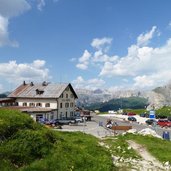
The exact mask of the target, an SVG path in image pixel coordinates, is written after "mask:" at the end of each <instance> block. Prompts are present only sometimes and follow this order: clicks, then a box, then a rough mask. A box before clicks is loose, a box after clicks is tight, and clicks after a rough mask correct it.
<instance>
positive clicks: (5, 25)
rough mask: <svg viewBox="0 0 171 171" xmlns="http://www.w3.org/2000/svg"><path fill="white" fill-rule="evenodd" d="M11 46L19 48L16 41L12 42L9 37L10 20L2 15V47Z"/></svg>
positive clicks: (0, 31)
mask: <svg viewBox="0 0 171 171" xmlns="http://www.w3.org/2000/svg"><path fill="white" fill-rule="evenodd" d="M5 45H10V46H12V47H18V43H17V42H16V41H11V40H10V39H9V36H8V19H7V18H5V17H3V16H1V15H0V47H2V46H5Z"/></svg>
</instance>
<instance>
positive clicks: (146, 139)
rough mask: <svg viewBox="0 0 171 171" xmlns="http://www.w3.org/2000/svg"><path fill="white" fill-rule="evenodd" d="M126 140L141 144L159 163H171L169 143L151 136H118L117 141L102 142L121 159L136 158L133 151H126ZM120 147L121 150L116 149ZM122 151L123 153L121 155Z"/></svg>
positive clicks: (170, 144)
mask: <svg viewBox="0 0 171 171" xmlns="http://www.w3.org/2000/svg"><path fill="white" fill-rule="evenodd" d="M127 140H133V141H135V142H137V143H139V144H142V145H143V146H145V147H146V149H147V150H148V151H149V152H150V153H151V154H152V155H153V156H154V157H156V158H157V159H158V160H159V161H161V162H167V161H169V162H170V163H171V155H170V154H171V141H166V140H162V139H159V138H155V137H152V136H142V135H134V134H126V135H124V136H122V135H120V136H118V137H117V139H107V140H104V142H105V143H107V144H108V145H110V146H111V148H112V150H113V152H114V153H115V154H117V155H118V156H120V157H123V158H138V157H139V156H137V154H136V153H135V152H134V151H132V150H131V151H130V150H128V144H127V142H126V141H127ZM118 146H120V147H121V148H118ZM123 151H125V152H124V153H123Z"/></svg>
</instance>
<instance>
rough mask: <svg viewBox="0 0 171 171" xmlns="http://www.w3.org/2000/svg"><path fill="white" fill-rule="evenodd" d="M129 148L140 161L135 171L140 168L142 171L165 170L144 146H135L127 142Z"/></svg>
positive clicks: (130, 141)
mask: <svg viewBox="0 0 171 171" xmlns="http://www.w3.org/2000/svg"><path fill="white" fill-rule="evenodd" d="M127 142H128V144H129V146H130V147H131V148H133V149H134V150H135V151H136V152H137V153H138V154H139V155H140V156H141V157H142V160H141V161H140V162H139V163H138V165H137V169H138V168H140V169H141V170H143V171H162V170H167V169H166V168H165V167H164V166H163V165H162V163H160V162H159V161H158V160H157V159H156V158H155V157H153V156H152V155H151V154H150V153H149V152H148V151H147V150H146V148H145V147H144V146H142V145H140V144H137V143H136V142H134V141H132V140H128V141H127Z"/></svg>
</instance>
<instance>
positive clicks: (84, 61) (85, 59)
mask: <svg viewBox="0 0 171 171" xmlns="http://www.w3.org/2000/svg"><path fill="white" fill-rule="evenodd" d="M90 57H91V53H89V52H88V50H85V51H84V53H83V55H82V56H81V57H80V58H79V59H78V61H79V63H78V64H77V65H76V67H77V68H79V69H82V70H86V69H87V68H88V65H89V59H90Z"/></svg>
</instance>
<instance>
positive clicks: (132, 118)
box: [128, 116, 137, 121]
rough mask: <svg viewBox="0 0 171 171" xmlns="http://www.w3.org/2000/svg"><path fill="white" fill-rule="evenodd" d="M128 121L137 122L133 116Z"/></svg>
mask: <svg viewBox="0 0 171 171" xmlns="http://www.w3.org/2000/svg"><path fill="white" fill-rule="evenodd" d="M128 121H137V119H136V118H135V117H133V116H129V117H128Z"/></svg>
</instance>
